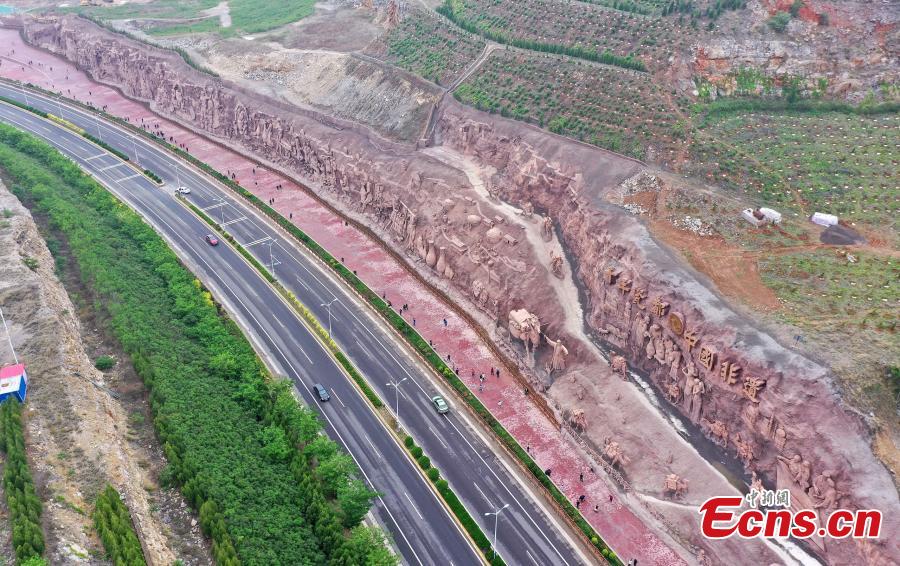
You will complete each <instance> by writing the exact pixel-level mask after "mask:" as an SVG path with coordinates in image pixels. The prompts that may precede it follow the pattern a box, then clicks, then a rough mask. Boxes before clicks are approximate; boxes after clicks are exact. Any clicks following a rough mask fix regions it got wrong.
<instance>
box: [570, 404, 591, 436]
mask: <svg viewBox="0 0 900 566" xmlns="http://www.w3.org/2000/svg"><path fill="white" fill-rule="evenodd" d="M569 424H571V425H572V428H574V429H575V430H579V431H581V432H584V430H585V429H587V418H586V417H585V416H584V409H575V410H573V411H572V417H571V418H570V419H569Z"/></svg>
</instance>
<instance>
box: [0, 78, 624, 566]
mask: <svg viewBox="0 0 900 566" xmlns="http://www.w3.org/2000/svg"><path fill="white" fill-rule="evenodd" d="M29 86H32V85H29ZM34 90H36V91H38V92H42V93H45V94H50V93H48V91H44V90H43V89H40V88H36V87H35V88H34ZM0 99H2V100H6V101H9V102H10V103H11V104H14V105H16V106H19V107H21V108H24V109H26V110H29V111H32V112H35V113H37V114H39V115H43V114H44V113H42V111H40V110H37V109H34V108H32V107H29V106H27V105H23V104H22V103H19V102H16V101H11V100H9V99H6V98H3V97H0ZM67 100H68V99H67ZM70 102H71V103H72V104H74V105H77V106H79V107H81V108H84V109H85V110H87V111H90V112H99V111H98V110H97V109H95V108H93V107H90V106H86V105H83V104H81V103H79V102H77V101H70ZM103 116H104V118H105V119H108V120H110V121H112V122H115V123H116V124H118V125H120V126H121V127H123V128H126V129H128V130H129V131H131V132H133V133H136V134H139V135H141V136H143V137H144V138H146V139H148V140H152V141H154V142H155V143H157V144H158V145H160V146H161V147H163V148H165V149H167V150H169V151H170V152H172V153H174V154H175V155H177V156H178V157H180V158H182V159H184V160H185V161H188V162H189V163H191V164H192V165H194V166H196V167H197V168H199V169H200V170H202V171H203V172H205V173H206V174H208V175H209V176H210V177H212V178H214V179H215V180H216V181H218V182H219V183H221V184H222V185H224V186H225V187H227V188H229V189H231V190H232V191H233V192H235V193H237V194H238V195H239V196H241V197H243V198H244V199H245V200H247V201H248V202H250V203H251V204H253V205H254V206H255V207H256V208H257V209H258V210H260V211H261V212H262V213H264V214H265V215H266V216H268V217H269V218H271V219H272V220H274V221H275V222H276V223H277V224H278V226H280V227H281V228H283V229H284V230H285V231H287V232H288V233H289V234H290V235H291V236H292V237H293V238H294V239H296V240H297V241H299V242H300V243H301V244H303V245H304V246H305V247H306V248H307V249H308V250H309V251H311V252H312V253H313V254H314V255H315V256H316V257H317V258H318V259H319V260H321V261H322V262H323V263H325V264H326V265H327V266H328V267H329V268H331V270H332V271H334V272H335V273H336V274H337V275H339V276H340V278H341V279H342V280H343V281H344V282H345V283H347V284H348V285H349V286H350V287H351V288H352V289H354V290H355V291H356V292H357V294H359V295H360V296H361V297H362V298H363V299H364V300H365V301H366V302H367V303H368V304H369V305H370V306H371V307H373V308H374V309H375V310H376V311H377V312H378V313H379V314H380V315H381V316H382V317H383V318H384V319H385V320H386V321H387V322H388V323H389V324H390V326H391V327H392V328H393V329H394V330H395V331H396V332H397V333H398V334H400V336H402V337H403V338H404V340H405V341H406V342H407V343H408V344H409V345H410V347H412V348H413V350H414V351H415V352H416V353H418V354H419V355H420V356H421V357H422V359H423V360H425V361H426V362H427V363H428V365H429V366H430V367H431V369H432V370H433V371H435V372H436V373H437V374H438V375H439V376H441V377H443V378H444V379H445V380H446V381H447V382H449V383H450V385H451V386H452V387H453V388H454V389H455V390H456V391H457V392H458V393H459V395H460V396H461V397H462V399H463V400H464V401H465V402H466V404H467V405H468V406H469V408H470V409H472V411H474V412H475V414H476V415H477V416H478V417H479V418H480V419H481V420H482V422H483V423H484V424H485V425H487V426H488V428H490V429H491V430H492V431H493V432H494V434H495V435H496V437H497V438H498V439H499V440H500V442H501V443H502V444H503V446H504V447H505V448H506V449H507V450H509V451H510V452H511V453H512V455H513V456H514V457H515V458H516V459H518V461H519V463H520V464H521V465H523V466H524V467H525V468H526V469H527V470H528V471H529V472H530V473H531V474H532V476H533V477H534V478H535V479H536V480H537V481H538V482H539V483H540V484H541V485H542V486H543V487H544V488H545V489H546V490H547V492H548V493H549V495H550V496H551V498H552V499H553V500H554V502H555V503H556V504H557V505H558V506H559V507H560V509H561V510H562V511H563V513H564V514H565V515H566V517H567V518H568V519H569V520H570V521H571V522H572V524H573V525H574V526H575V527H576V528H577V529H578V530H579V531H580V532H581V533H582V534H583V536H584V537H585V539H586V541H587V542H589V543H590V544H591V545H592V546H593V547H594V548H595V549H596V550H597V552H598V553H599V554H600V555H602V556H603V558H605V559H606V561H607V562H609V563H610V564H613V565H614V566H620V565H622V561H621V560H619V558H618V557H617V556H616V554H615V553H614V552H613V550H612V549H611V548H610V547H609V545H607V544H606V542H605V541H604V540H603V538H602V537H601V536H600V535H599V533H597V531H596V530H595V529H594V528H593V527H592V526H591V525H590V524H589V523H588V522H587V521H586V520H585V519H584V517H583V516H582V515H581V513H580V512H579V510H578V509H577V508H576V507H575V505H573V504H572V502H571V501H569V499H568V498H567V497H566V496H565V495H564V494H563V493H562V492H561V491H560V490H559V488H558V487H556V484H554V483H553V482H552V480H551V479H550V478H549V477H548V476H547V474H545V473H544V471H543V470H542V469H541V468H540V466H538V465H537V463H536V462H535V461H534V460H533V459H532V458H531V456H530V455H529V454H528V453H527V451H526V450H525V449H524V448H522V446H521V445H520V444H519V443H518V441H517V440H516V439H515V438H514V437H513V436H512V435H511V434H510V433H509V432H508V431H507V430H506V428H505V427H504V426H503V425H502V424H501V423H500V422H499V421H498V420H497V419H496V418H495V417H494V416H493V414H491V412H490V411H489V410H488V409H487V408H486V407H485V406H484V405H483V404H482V403H481V401H480V400H479V399H478V397H477V396H475V394H474V393H472V391H471V390H470V389H469V388H468V387H467V386H466V385H465V383H463V381H462V380H461V379H460V378H459V377H458V376H457V375H456V374H455V373H454V372H453V370H452V369H451V368H450V367H449V366H447V365H446V364H445V363H444V361H443V360H442V359H441V357H440V356H439V355H438V354H437V352H435V351H434V349H433V348H431V346H430V345H429V344H428V342H427V341H426V340H425V339H424V338H422V336H421V335H419V333H418V332H417V331H416V330H415V329H414V328H413V327H412V326H411V325H410V324H409V323H407V322H406V320H405V319H403V317H402V316H400V315H398V314H397V313H396V312H395V311H394V309H392V308H391V307H389V306H388V304H387V303H386V302H385V301H384V300H382V298H381V297H380V296H379V295H378V294H377V293H375V292H374V291H372V290H371V289H370V288H369V287H368V286H367V285H366V284H365V283H364V282H363V281H362V280H361V279H360V278H359V277H358V276H357V275H356V274H355V273H353V272H352V271H351V270H350V269H348V268H347V267H346V266H344V265H343V264H342V263H341V262H340V261H339V260H338V259H336V258H335V257H333V256H332V255H331V254H330V253H328V251H327V250H325V248H323V247H322V246H321V245H320V244H319V243H318V242H316V241H315V240H314V239H313V238H312V237H310V236H309V235H308V234H306V233H305V232H304V231H303V230H301V229H300V228H298V227H297V226H295V225H294V224H293V222H292V221H290V220H289V219H287V218H285V217H284V216H282V215H281V214H279V213H278V212H277V211H276V210H275V209H274V208H272V207H270V206H269V205H268V204H267V203H265V202H264V201H263V200H262V199H260V198H259V197H257V196H256V195H255V194H253V193H252V192H250V191H249V190H247V189H245V188H244V187H243V186H241V185H240V184H239V183H236V182H235V181H233V180H232V179H230V178H229V177H228V176H226V175H224V174H222V173H220V172H219V171H217V170H215V169H214V168H212V167H211V166H209V165H208V164H206V163H204V162H203V161H201V160H199V159H198V158H196V157H194V156H193V155H191V154H190V153H188V152H186V151H184V150H182V149H180V148H178V147H176V146H174V145H172V144H170V143H168V142H167V141H165V140H163V139H161V138H159V137H157V136H155V135H153V134H151V133H150V132H147V131H145V130H143V129H141V128H138V127H137V126H135V125H133V124H131V123H130V122H128V121H126V120H123V119H121V118H118V117H115V116H110V115H108V114H103ZM197 210H199V209H197ZM200 212H201V214H202V211H200ZM201 217H203V218H205V219H207V221H208V222H212V223H213V224H215V222H214V221H212V219H210V218H209V217H208V216H207V215H205V214H202V216H201ZM243 253H249V252H246V250H244V252H242V254H243ZM245 257H246V256H245ZM256 263H257V264H258V262H256ZM263 269H264V268H263ZM304 308H305V307H304ZM347 363H348V364H349V362H347ZM342 365H343V364H342ZM357 374H358V373H357ZM359 379H360V380H361V381H363V382H364V380H363V379H362V378H361V377H360V378H359ZM354 381H356V378H354ZM373 394H374V393H373ZM367 397H368V395H367ZM370 401H371V399H370Z"/></svg>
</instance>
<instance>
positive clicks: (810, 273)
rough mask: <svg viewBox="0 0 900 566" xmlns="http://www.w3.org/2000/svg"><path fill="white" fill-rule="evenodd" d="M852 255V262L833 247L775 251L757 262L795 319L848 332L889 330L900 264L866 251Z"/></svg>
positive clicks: (897, 303)
mask: <svg viewBox="0 0 900 566" xmlns="http://www.w3.org/2000/svg"><path fill="white" fill-rule="evenodd" d="M851 255H852V254H851ZM855 259H856V262H855V263H851V262H850V261H848V259H847V257H845V255H843V254H840V253H838V251H836V250H818V251H811V252H803V253H796V254H785V255H776V256H771V257H768V258H766V259H765V260H763V261H760V271H761V273H762V276H763V281H765V283H766V284H767V285H769V286H770V287H772V289H773V290H774V291H775V293H776V294H777V295H778V297H779V299H780V300H781V301H782V302H783V303H785V304H786V305H787V306H788V310H789V312H790V314H788V315H787V316H788V318H791V319H792V321H793V322H796V323H799V324H802V325H805V326H806V325H813V324H819V323H825V322H826V321H827V322H832V323H836V324H839V325H841V326H842V327H843V328H844V329H846V330H851V331H852V330H854V329H862V328H869V329H871V330H876V331H879V332H883V333H893V332H894V331H895V330H896V328H897V317H896V315H897V310H898V309H900V298H898V297H900V295H898V285H897V281H900V264H898V263H897V261H896V260H893V259H891V258H883V257H878V256H873V255H868V254H860V255H857V256H856V257H855Z"/></svg>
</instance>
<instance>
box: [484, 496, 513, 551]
mask: <svg viewBox="0 0 900 566" xmlns="http://www.w3.org/2000/svg"><path fill="white" fill-rule="evenodd" d="M507 507H509V503H507V504H506V505H504V506H503V507H501V508H499V509H497V510H496V511H493V512H491V513H485V514H484V516H485V517H489V516H491V515H493V516H494V544H493V545H491V548H492V550H493V552H494V556H497V523H498V522H499V520H500V512H501V511H503V510H504V509H506V508H507Z"/></svg>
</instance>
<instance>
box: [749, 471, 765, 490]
mask: <svg viewBox="0 0 900 566" xmlns="http://www.w3.org/2000/svg"><path fill="white" fill-rule="evenodd" d="M750 489H755V490H756V491H757V492H761V491H763V490H764V489H765V487H764V486H763V482H762V480H761V479H759V476H757V475H756V472H753V477H752V478H751V479H750Z"/></svg>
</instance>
